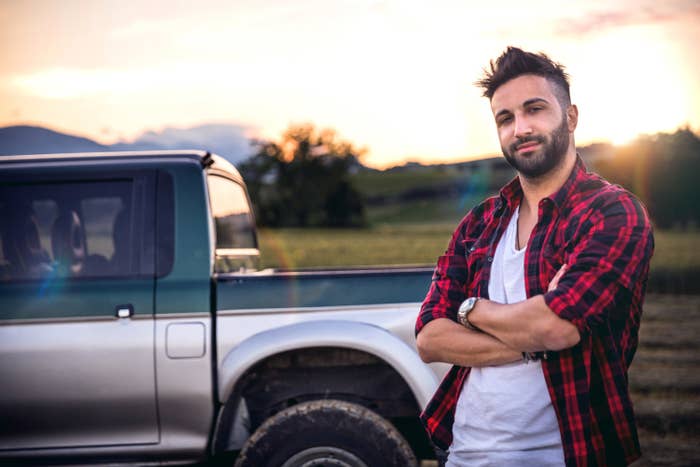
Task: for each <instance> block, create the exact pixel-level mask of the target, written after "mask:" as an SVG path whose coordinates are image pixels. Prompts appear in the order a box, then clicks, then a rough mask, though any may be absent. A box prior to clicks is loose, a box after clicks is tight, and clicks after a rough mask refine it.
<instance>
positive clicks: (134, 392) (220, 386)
mask: <svg viewBox="0 0 700 467" xmlns="http://www.w3.org/2000/svg"><path fill="white" fill-rule="evenodd" d="M300 235H303V233H300ZM0 244H1V247H0V464H5V463H7V464H10V465H15V464H17V463H21V464H23V465H24V464H31V463H34V464H83V463H96V464H101V465H104V464H107V463H109V464H132V465H134V464H135V465H148V464H152V465H163V464H168V465H170V464H188V463H190V464H191V463H199V464H200V465H201V464H216V465H240V466H285V467H292V466H321V465H332V466H353V467H356V466H393V465H395V466H411V465H417V464H418V462H419V461H420V460H421V459H431V458H434V456H435V454H434V451H433V450H432V448H431V446H430V444H429V442H428V440H427V437H426V436H425V433H424V431H423V428H422V426H421V425H420V422H419V420H418V414H419V413H420V410H421V408H422V407H423V406H424V405H425V404H426V403H427V401H428V399H429V397H430V396H431V395H432V393H433V392H434V390H435V388H436V387H437V384H438V382H439V379H440V378H441V377H442V375H443V374H444V373H445V371H446V366H445V365H426V364H424V363H423V362H422V361H421V359H420V358H419V356H418V354H417V352H416V349H415V340H414V333H413V326H414V321H415V318H416V315H417V313H418V309H419V306H420V302H421V301H422V299H423V297H424V295H425V292H426V290H427V288H428V285H429V282H430V280H431V269H429V268H410V267H404V268H398V267H394V268H354V269H351V268H349V269H307V270H271V269H260V267H259V264H260V261H259V253H260V252H259V249H258V242H257V238H256V230H255V223H254V219H253V214H252V212H251V208H250V202H249V198H248V195H247V191H246V187H245V184H244V182H243V180H242V178H241V176H240V174H239V173H238V172H237V171H236V169H235V168H234V167H233V166H232V165H231V164H230V163H229V162H228V161H226V160H225V159H223V158H221V157H219V156H216V155H212V154H209V153H207V152H201V151H168V152H165V151H159V152H122V153H90V154H47V155H33V156H3V157H0ZM406 247H407V248H410V245H406Z"/></svg>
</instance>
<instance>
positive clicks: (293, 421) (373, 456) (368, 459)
mask: <svg viewBox="0 0 700 467" xmlns="http://www.w3.org/2000/svg"><path fill="white" fill-rule="evenodd" d="M417 465H418V463H417V461H416V458H415V456H414V455H413V451H412V450H411V447H410V446H409V445H408V443H407V442H406V440H405V439H404V438H403V437H402V436H401V434H400V433H399V432H398V430H397V429H396V428H394V426H393V425H392V424H391V423H389V422H388V421H387V420H385V419H383V418H382V417H380V416H379V415H377V414H376V413H374V412H372V411H371V410H369V409H367V408H365V407H362V406H361V405H357V404H352V403H350V402H345V401H340V400H316V401H310V402H303V403H300V404H297V405H294V406H292V407H289V408H288V409H285V410H283V411H281V412H279V413H277V414H275V415H273V416H272V417H270V418H269V419H267V420H266V421H265V422H264V423H263V424H262V425H261V426H260V428H258V429H257V430H256V431H255V433H253V435H252V436H251V437H250V438H249V439H248V441H247V442H246V444H245V446H243V450H242V451H241V454H240V456H239V457H238V459H237V460H236V464H235V466H236V467H374V466H388V467H391V466H396V467H399V466H400V467H407V466H408V467H410V466H417Z"/></svg>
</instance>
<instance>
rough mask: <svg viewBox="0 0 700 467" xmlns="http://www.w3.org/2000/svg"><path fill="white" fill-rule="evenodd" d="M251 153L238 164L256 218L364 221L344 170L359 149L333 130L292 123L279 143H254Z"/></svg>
mask: <svg viewBox="0 0 700 467" xmlns="http://www.w3.org/2000/svg"><path fill="white" fill-rule="evenodd" d="M254 145H255V147H256V152H255V154H254V155H253V156H252V157H251V158H250V159H249V160H248V161H246V162H245V163H243V164H242V165H241V166H240V167H239V168H240V170H241V173H242V174H243V177H244V178H245V179H246V182H247V184H248V190H249V192H250V195H251V198H252V200H253V205H254V207H255V210H256V215H257V219H258V222H259V223H260V224H262V225H267V226H273V227H282V226H285V227H287V226H293V227H309V226H327V227H348V226H356V227H359V226H363V225H365V216H364V203H363V201H362V197H361V196H360V194H359V192H358V191H357V190H356V189H355V188H354V187H353V186H352V184H351V183H350V178H349V175H350V173H351V171H352V170H355V169H356V168H358V167H359V166H360V162H359V159H360V157H361V156H362V154H363V153H364V151H363V150H360V149H355V148H354V147H353V145H352V144H351V143H349V142H346V141H342V140H340V139H339V138H338V137H337V135H336V133H335V132H334V131H333V130H322V131H317V130H316V129H315V128H314V127H313V126H312V125H310V124H305V125H292V126H290V127H289V128H288V129H287V130H286V131H285V132H284V134H283V135H282V138H281V140H280V141H279V142H273V141H258V142H256V143H254Z"/></svg>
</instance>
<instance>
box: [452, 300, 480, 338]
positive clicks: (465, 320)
mask: <svg viewBox="0 0 700 467" xmlns="http://www.w3.org/2000/svg"><path fill="white" fill-rule="evenodd" d="M481 300H482V299H481V298H480V297H469V298H467V299H466V300H464V301H463V302H462V304H461V305H460V306H459V310H458V311H457V321H459V323H460V324H461V325H462V326H464V327H465V328H467V329H470V330H472V331H481V330H480V329H479V328H478V327H477V326H475V325H474V323H473V322H472V321H471V320H470V317H471V314H472V312H473V311H474V309H475V308H476V305H477V303H478V302H480V301H481Z"/></svg>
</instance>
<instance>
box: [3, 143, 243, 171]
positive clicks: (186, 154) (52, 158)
mask: <svg viewBox="0 0 700 467" xmlns="http://www.w3.org/2000/svg"><path fill="white" fill-rule="evenodd" d="M157 158H164V159H165V158H167V159H179V158H182V159H189V160H193V161H196V162H198V163H200V164H201V165H202V167H203V168H207V167H212V168H215V169H220V170H222V171H225V172H230V173H232V174H234V175H235V176H237V177H239V178H240V174H239V173H238V170H236V168H235V167H234V166H233V164H231V163H230V162H229V161H227V160H226V159H224V158H223V157H221V156H218V155H216V154H213V153H210V152H208V151H199V150H158V151H108V152H75V153H56V154H27V155H16V156H0V166H2V165H10V164H28V163H29V164H31V163H43V162H61V163H63V162H72V161H75V162H88V161H108V160H125V159H126V160H130V159H131V160H139V159H157Z"/></svg>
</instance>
